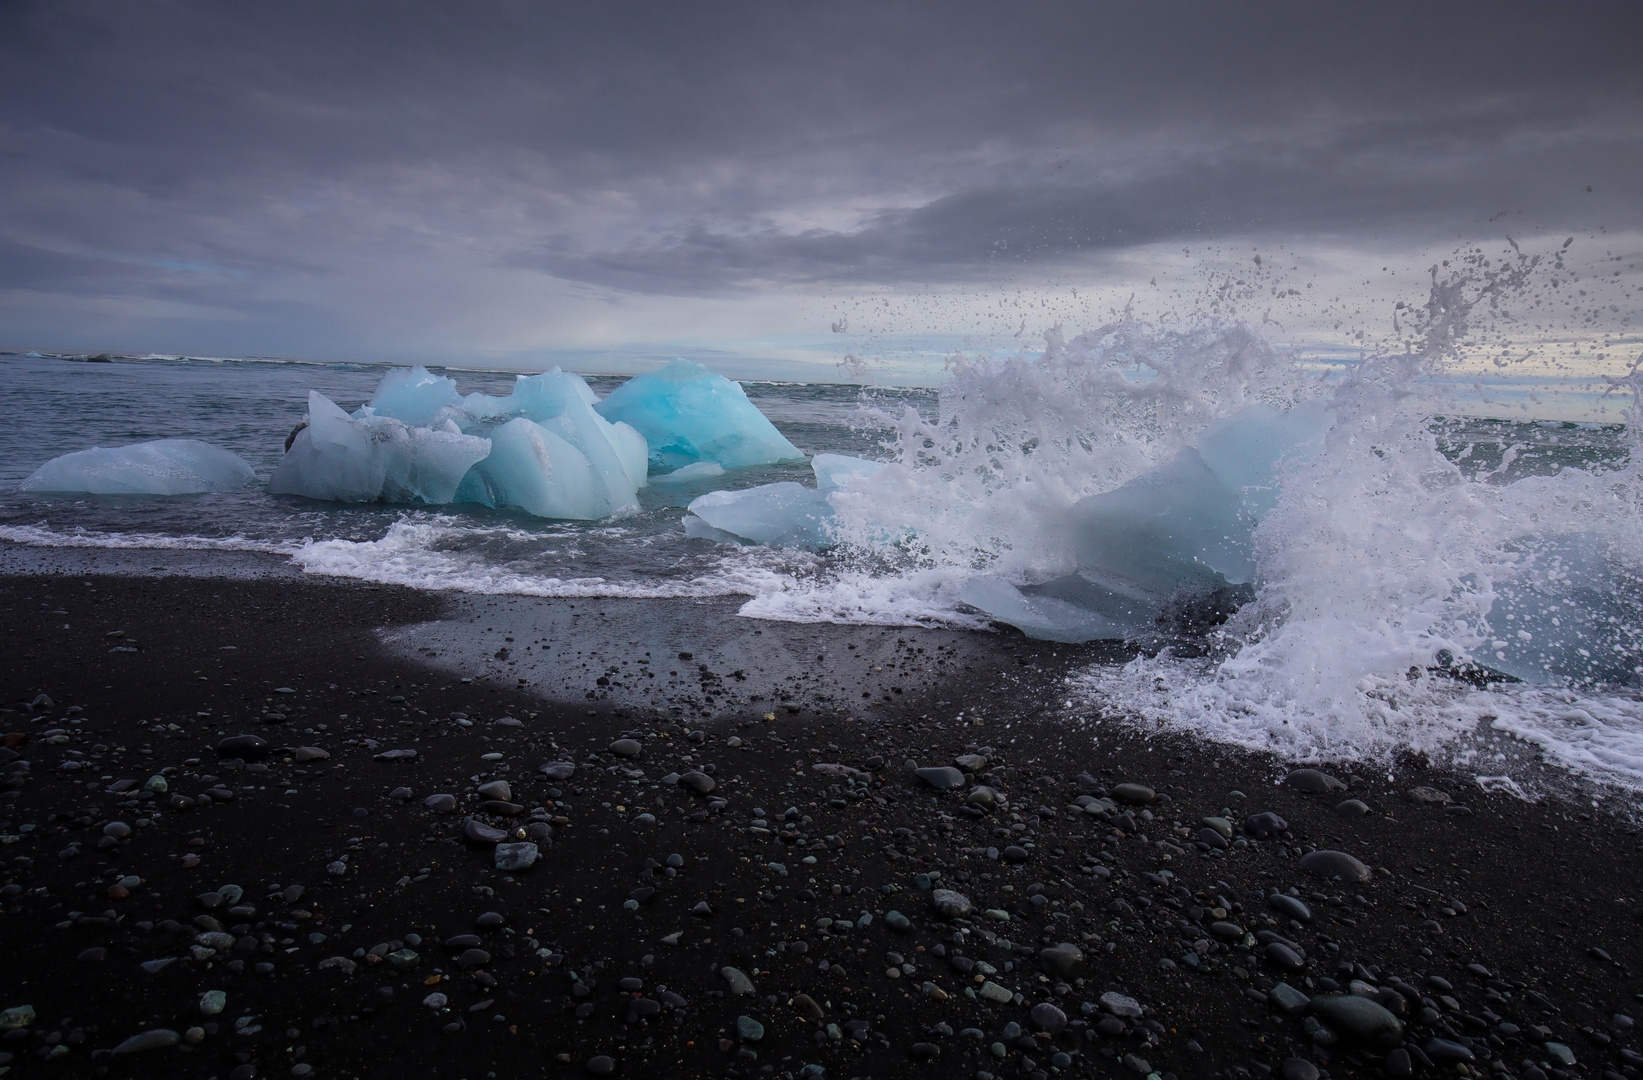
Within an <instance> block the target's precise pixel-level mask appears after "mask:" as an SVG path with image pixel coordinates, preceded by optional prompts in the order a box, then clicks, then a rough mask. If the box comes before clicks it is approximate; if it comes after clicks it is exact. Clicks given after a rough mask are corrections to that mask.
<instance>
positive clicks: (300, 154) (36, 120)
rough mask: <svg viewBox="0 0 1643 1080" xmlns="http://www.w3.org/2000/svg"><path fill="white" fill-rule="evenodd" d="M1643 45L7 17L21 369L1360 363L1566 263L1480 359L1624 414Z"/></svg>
mask: <svg viewBox="0 0 1643 1080" xmlns="http://www.w3.org/2000/svg"><path fill="white" fill-rule="evenodd" d="M1640 25H1643V24H1640V21H1639V8H1638V6H1637V5H1636V4H1635V3H1630V2H1614V3H1601V2H1594V3H1581V4H1574V3H1487V4H1464V3H1457V4H1444V5H1431V4H1393V3H1388V4H1375V5H1354V6H1346V5H1318V4H1312V3H1299V2H1295V3H1270V2H1268V3H1249V4H1239V5H1222V4H1207V3H1156V4H1147V5H1129V4H1097V3H1092V4H1073V3H1065V2H1053V3H1048V2H1046V3H1026V4H1011V5H998V4H983V3H974V4H967V3H957V4H954V3H942V4H931V3H919V4H912V3H900V4H882V3H881V4H865V3H860V4H852V3H841V4H826V5H815V4H798V3H721V4H713V5H679V4H673V3H617V4H598V5H592V4H534V3H524V2H518V3H513V2H501V3H499V2H477V3H472V4H464V5H460V6H452V5H447V4H437V3H431V2H429V3H395V4H385V3H361V2H344V3H336V2H327V3H319V2H313V0H309V2H297V3H292V4H282V5H266V6H259V5H220V4H209V3H204V2H203V0H201V2H196V0H165V2H157V3H152V4H144V5H137V6H132V5H116V4H110V3H106V2H90V0H87V2H68V3H46V2H42V0H5V2H0V196H3V197H0V348H7V349H17V350H25V349H38V350H44V351H69V352H100V351H118V352H126V353H145V352H156V353H168V354H172V353H186V354H193V355H216V356H247V355H264V356H284V357H292V358H302V359H313V360H349V361H359V362H401V363H412V362H420V363H434V364H450V365H457V366H471V367H492V368H495V367H502V368H506V367H520V368H529V369H533V370H540V369H541V368H543V367H545V366H547V365H549V364H555V363H558V364H562V365H564V366H567V367H571V368H576V369H579V370H583V371H609V372H629V371H634V370H643V369H646V368H648V367H652V366H655V365H657V364H659V363H660V362H662V361H663V360H664V359H665V358H667V357H670V356H674V355H683V356H687V357H691V358H693V359H697V360H701V361H703V362H705V363H708V364H710V365H711V366H714V367H715V368H717V369H718V370H721V371H724V372H725V373H727V374H731V375H734V376H739V377H744V378H758V377H764V378H778V379H812V380H813V379H832V378H839V379H849V378H858V377H859V378H868V379H873V380H875V381H880V382H895V383H908V382H916V383H928V382H932V381H936V380H938V379H939V378H940V377H941V371H942V362H943V358H944V357H945V356H947V355H948V354H950V353H953V352H964V353H975V352H987V351H1000V350H1006V351H1007V350H1013V349H1022V350H1035V349H1038V348H1041V347H1042V345H1043V341H1044V335H1045V332H1046V331H1048V330H1050V329H1051V328H1052V327H1056V326H1060V327H1062V328H1063V329H1064V330H1065V331H1066V332H1067V333H1069V334H1071V333H1077V332H1079V331H1082V330H1087V329H1091V328H1093V327H1095V326H1098V325H1100V324H1101V323H1103V322H1105V321H1107V320H1109V319H1110V318H1112V317H1113V316H1114V314H1115V313H1117V312H1121V311H1123V310H1125V309H1126V308H1127V309H1129V310H1131V311H1133V312H1134V313H1136V314H1138V315H1142V316H1144V317H1149V318H1168V317H1176V318H1180V317H1186V316H1190V315H1191V314H1192V313H1194V312H1200V311H1207V310H1211V309H1218V310H1220V311H1221V312H1222V313H1235V314H1237V315H1239V316H1241V317H1244V318H1248V319H1250V320H1252V321H1257V322H1264V323H1265V324H1266V325H1267V326H1268V328H1269V332H1270V333H1271V334H1272V336H1273V337H1274V338H1275V339H1277V340H1279V341H1282V342H1285V343H1290V344H1298V345H1303V346H1306V347H1307V348H1309V349H1310V350H1312V351H1314V352H1315V353H1317V354H1318V355H1320V356H1323V357H1326V358H1349V357H1350V356H1351V355H1353V354H1354V352H1355V350H1358V349H1361V348H1364V347H1370V346H1372V345H1374V344H1376V343H1381V344H1384V343H1386V342H1389V341H1394V340H1396V339H1397V337H1398V335H1399V334H1402V333H1407V330H1408V320H1407V318H1405V319H1404V320H1403V321H1402V322H1400V323H1398V324H1397V326H1396V328H1394V319H1397V318H1398V317H1399V316H1398V314H1397V312H1398V311H1399V310H1400V309H1398V308H1397V307H1396V305H1397V303H1398V302H1399V301H1402V302H1404V303H1405V304H1406V305H1413V306H1419V305H1423V304H1424V303H1425V302H1426V300H1427V292H1428V288H1429V277H1428V268H1429V267H1431V266H1433V265H1436V264H1441V263H1442V261H1443V260H1445V259H1454V258H1456V257H1457V253H1460V252H1464V251H1466V250H1468V249H1470V248H1471V247H1472V246H1473V245H1477V246H1478V248H1479V249H1480V250H1481V251H1483V252H1484V253H1486V256H1487V257H1488V258H1489V259H1490V260H1491V262H1492V264H1493V265H1495V266H1499V265H1501V264H1502V262H1503V261H1504V260H1507V259H1509V258H1511V257H1512V256H1511V249H1510V248H1509V247H1508V242H1509V240H1510V241H1513V242H1516V243H1517V244H1518V245H1519V246H1520V247H1521V249H1522V250H1523V251H1524V252H1529V253H1531V254H1538V255H1540V256H1542V257H1543V259H1544V260H1547V261H1546V262H1543V264H1542V270H1541V272H1540V273H1541V276H1540V277H1539V278H1537V279H1536V281H1535V282H1534V283H1532V287H1525V288H1523V289H1521V290H1520V291H1519V293H1518V294H1516V295H1515V296H1514V297H1513V298H1512V299H1510V301H1509V302H1506V307H1508V308H1510V311H1509V312H1508V313H1507V315H1505V316H1501V317H1500V320H1499V321H1500V322H1502V323H1505V322H1509V323H1510V327H1509V328H1508V327H1505V326H1504V325H1497V326H1496V328H1495V331H1494V333H1495V337H1494V338H1493V343H1492V344H1491V343H1484V344H1482V345H1481V346H1480V348H1479V351H1478V352H1476V353H1475V355H1474V356H1473V357H1472V360H1471V361H1469V362H1473V363H1475V366H1476V367H1477V369H1478V370H1479V371H1493V372H1495V373H1497V374H1498V373H1499V372H1501V371H1509V372H1510V373H1512V374H1513V375H1514V376H1515V377H1519V378H1520V379H1526V378H1529V377H1530V376H1533V377H1535V378H1541V379H1546V380H1553V381H1556V380H1568V379H1570V378H1580V377H1583V376H1588V375H1591V374H1593V373H1597V372H1614V371H1618V370H1620V369H1621V368H1623V367H1624V365H1625V363H1627V362H1629V361H1630V360H1631V359H1634V358H1635V357H1636V356H1637V354H1638V353H1639V344H1638V337H1637V334H1636V323H1637V321H1638V314H1639V309H1640V307H1643V305H1640V302H1639V299H1638V295H1637V294H1638V289H1637V287H1636V286H1637V283H1638V281H1639V277H1638V274H1639V267H1640V266H1643V70H1640V69H1639V66H1638V65H1637V63H1636V53H1637V46H1638V44H1639V39H1640V36H1643V35H1640V33H1639V30H1640ZM1570 238H1572V240H1573V243H1572V244H1571V245H1570V246H1569V247H1568V248H1567V249H1566V250H1565V249H1564V248H1563V247H1562V245H1563V243H1564V241H1565V240H1566V239H1570ZM1560 251H1561V252H1563V259H1564V265H1563V266H1562V267H1561V268H1560V269H1559V270H1558V271H1557V272H1556V273H1553V272H1552V271H1551V270H1550V269H1548V267H1550V265H1551V263H1550V260H1551V259H1552V258H1554V255H1555V253H1557V252H1560ZM1256 255H1261V256H1262V261H1261V263H1259V264H1256V263H1255V262H1254V258H1255V256H1256ZM1404 310H1409V309H1408V308H1406V309H1404ZM1503 357H1504V358H1505V359H1506V360H1507V361H1508V367H1507V368H1499V367H1496V366H1495V361H1498V360H1501V359H1502V358H1503ZM1525 357H1527V358H1528V359H1527V360H1526V359H1525Z"/></svg>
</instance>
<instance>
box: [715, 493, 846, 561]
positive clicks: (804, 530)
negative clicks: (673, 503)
mask: <svg viewBox="0 0 1643 1080" xmlns="http://www.w3.org/2000/svg"><path fill="white" fill-rule="evenodd" d="M832 518H833V508H832V507H831V506H829V505H828V503H827V496H826V494H825V493H824V492H820V491H817V490H816V489H815V488H810V487H805V486H804V485H803V484H800V483H796V482H794V481H792V480H784V481H782V482H781V483H778V484H760V485H759V486H758V487H750V488H743V489H742V490H740V491H710V492H708V493H707V494H706V495H701V496H698V497H697V498H695V499H693V500H691V503H690V514H689V515H687V516H686V518H685V533H686V535H688V536H706V537H708V538H710V539H715V540H717V539H720V538H721V537H720V536H717V535H714V532H716V533H722V534H729V535H730V536H733V537H737V538H740V539H742V540H746V541H748V542H750V543H754V544H764V545H765V546H767V547H806V548H818V547H825V546H826V545H827V543H828V534H827V525H828V523H829V522H830V521H831V520H832ZM701 525H706V526H707V527H708V529H711V530H714V532H708V531H707V530H704V529H702V528H701Z"/></svg>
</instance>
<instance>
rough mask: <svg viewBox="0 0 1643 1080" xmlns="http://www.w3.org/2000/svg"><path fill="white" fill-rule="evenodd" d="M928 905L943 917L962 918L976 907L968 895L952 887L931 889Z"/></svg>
mask: <svg viewBox="0 0 1643 1080" xmlns="http://www.w3.org/2000/svg"><path fill="white" fill-rule="evenodd" d="M930 906H931V907H933V908H934V909H935V912H936V914H937V915H940V916H941V917H942V918H943V919H962V918H964V917H965V916H967V915H969V914H971V913H972V912H974V911H975V909H976V907H975V905H974V904H972V903H971V902H970V898H969V897H968V896H965V895H964V894H963V893H961V892H955V891H954V890H952V889H933V890H931V892H930Z"/></svg>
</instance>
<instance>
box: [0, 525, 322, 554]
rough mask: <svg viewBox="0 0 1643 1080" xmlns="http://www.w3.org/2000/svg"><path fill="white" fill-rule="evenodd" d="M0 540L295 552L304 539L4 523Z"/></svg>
mask: <svg viewBox="0 0 1643 1080" xmlns="http://www.w3.org/2000/svg"><path fill="white" fill-rule="evenodd" d="M0 540H10V541H11V542H12V543H14V544H27V545H28V546H29V547H56V548H107V549H111V550H112V549H138V550H140V549H153V550H156V551H163V550H171V551H252V552H261V553H263V554H267V555H292V554H295V553H296V552H297V551H299V550H300V549H301V547H302V542H301V541H294V540H292V541H274V540H254V539H251V538H249V537H244V536H165V535H160V534H157V533H126V532H114V533H111V532H98V531H96V530H92V529H75V530H72V531H69V532H63V531H60V530H56V529H48V528H46V527H45V526H43V525H0Z"/></svg>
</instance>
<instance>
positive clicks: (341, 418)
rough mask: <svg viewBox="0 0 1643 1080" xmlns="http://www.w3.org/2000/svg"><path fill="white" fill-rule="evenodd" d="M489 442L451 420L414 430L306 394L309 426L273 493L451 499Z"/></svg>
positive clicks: (273, 482)
mask: <svg viewBox="0 0 1643 1080" xmlns="http://www.w3.org/2000/svg"><path fill="white" fill-rule="evenodd" d="M490 450H491V441H490V440H489V439H483V438H477V437H475V436H472V435H464V434H462V432H461V431H460V430H459V429H458V428H457V427H456V425H455V424H454V423H449V422H447V423H446V424H445V426H444V427H442V428H440V429H434V428H427V427H412V426H409V425H407V424H405V423H404V422H402V421H400V420H397V419H395V418H393V417H391V416H369V415H366V416H359V417H350V416H349V415H348V414H347V413H345V412H343V411H342V409H340V408H338V407H337V405H336V403H334V402H333V401H331V399H330V398H327V397H326V396H325V395H324V394H321V393H319V392H318V391H317V390H316V391H311V392H310V393H309V395H308V426H307V427H305V428H303V429H302V430H300V431H298V432H297V437H296V439H295V440H293V441H292V443H291V449H290V450H288V451H286V454H285V457H284V458H283V459H282V460H281V461H280V464H279V466H278V468H276V469H275V470H274V475H273V476H272V477H271V478H270V479H269V481H268V490H269V491H271V492H273V493H274V494H276V495H305V496H307V497H308V498H311V499H329V500H331V501H333V502H377V501H383V502H394V503H410V502H421V503H428V504H431V505H436V506H437V505H442V504H444V503H448V502H450V501H451V499H452V497H453V496H454V495H455V494H456V490H457V485H458V484H460V483H461V482H462V478H463V477H464V476H465V475H467V473H468V470H469V469H470V468H472V467H473V465H474V464H475V463H476V462H478V461H480V460H482V459H483V458H484V457H485V455H486V454H488V453H490Z"/></svg>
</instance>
